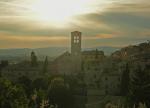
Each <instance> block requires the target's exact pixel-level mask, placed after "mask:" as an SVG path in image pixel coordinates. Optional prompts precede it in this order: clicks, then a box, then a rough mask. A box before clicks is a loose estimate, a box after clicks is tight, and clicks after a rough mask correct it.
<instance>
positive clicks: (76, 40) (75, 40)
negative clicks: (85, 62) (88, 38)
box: [71, 31, 82, 55]
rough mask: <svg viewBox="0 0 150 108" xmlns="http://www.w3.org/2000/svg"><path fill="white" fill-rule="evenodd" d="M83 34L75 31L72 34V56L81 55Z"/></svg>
mask: <svg viewBox="0 0 150 108" xmlns="http://www.w3.org/2000/svg"><path fill="white" fill-rule="evenodd" d="M81 34H82V33H81V32H79V31H74V32H71V54H72V55H80V54H81Z"/></svg>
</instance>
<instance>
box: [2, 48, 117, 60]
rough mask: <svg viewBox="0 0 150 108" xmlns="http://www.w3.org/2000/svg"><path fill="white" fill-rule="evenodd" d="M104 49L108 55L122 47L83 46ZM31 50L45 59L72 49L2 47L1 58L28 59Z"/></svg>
mask: <svg viewBox="0 0 150 108" xmlns="http://www.w3.org/2000/svg"><path fill="white" fill-rule="evenodd" d="M95 49H98V50H102V51H104V52H105V54H106V55H110V54H111V53H113V52H114V51H116V50H118V49H120V48H117V47H106V46H103V47H94V48H83V49H82V50H95ZM31 51H34V52H35V53H36V54H37V56H38V57H39V58H40V59H43V58H44V57H45V56H49V57H52V58H54V57H57V56H59V55H61V54H62V53H64V52H65V51H70V48H69V47H45V48H35V49H30V48H21V49H0V60H2V59H8V60H13V59H19V60H20V59H27V58H29V57H30V53H31Z"/></svg>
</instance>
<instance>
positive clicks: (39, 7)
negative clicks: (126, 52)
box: [0, 0, 150, 49]
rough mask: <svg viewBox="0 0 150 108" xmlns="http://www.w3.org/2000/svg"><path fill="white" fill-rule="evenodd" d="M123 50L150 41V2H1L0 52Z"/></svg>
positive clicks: (97, 0)
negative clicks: (78, 44) (74, 45)
mask: <svg viewBox="0 0 150 108" xmlns="http://www.w3.org/2000/svg"><path fill="white" fill-rule="evenodd" d="M72 31H81V32H82V47H98V46H113V47H124V46H128V45H132V44H138V43H141V42H146V41H147V40H150V0H0V48H3V49H4V48H39V47H68V46H70V32H72Z"/></svg>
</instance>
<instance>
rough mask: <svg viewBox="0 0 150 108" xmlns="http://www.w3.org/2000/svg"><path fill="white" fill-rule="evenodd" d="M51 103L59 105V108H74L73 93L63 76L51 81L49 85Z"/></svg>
mask: <svg viewBox="0 0 150 108" xmlns="http://www.w3.org/2000/svg"><path fill="white" fill-rule="evenodd" d="M49 99H50V104H52V105H58V108H72V107H73V95H72V94H71V92H70V89H69V87H68V86H67V84H66V83H65V82H64V79H63V78H61V77H56V78H54V79H53V80H52V81H51V84H50V87H49Z"/></svg>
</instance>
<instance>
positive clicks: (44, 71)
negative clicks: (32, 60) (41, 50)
mask: <svg viewBox="0 0 150 108" xmlns="http://www.w3.org/2000/svg"><path fill="white" fill-rule="evenodd" d="M47 67H48V57H47V56H46V58H45V61H44V65H43V73H44V74H45V73H47Z"/></svg>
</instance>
